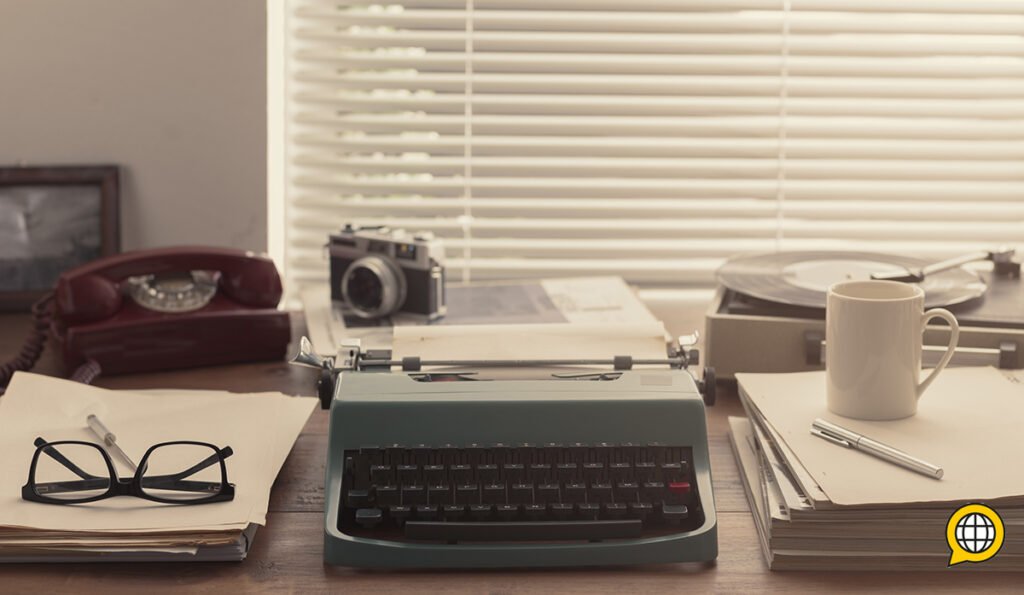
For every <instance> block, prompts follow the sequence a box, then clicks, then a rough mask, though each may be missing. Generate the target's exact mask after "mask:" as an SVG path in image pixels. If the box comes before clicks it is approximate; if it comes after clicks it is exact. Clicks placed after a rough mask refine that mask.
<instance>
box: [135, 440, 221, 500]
mask: <svg viewBox="0 0 1024 595" xmlns="http://www.w3.org/2000/svg"><path fill="white" fill-rule="evenodd" d="M222 465H223V461H222V459H221V457H220V455H219V454H217V450H216V449H214V448H212V447H210V446H202V445H197V444H167V445H163V446H159V447H157V448H155V449H154V450H153V451H152V452H151V453H150V455H149V458H148V459H147V460H146V463H145V467H144V469H143V472H142V491H143V492H145V493H146V494H147V495H149V496H153V497H155V498H161V499H163V500H177V501H182V502H185V501H189V500H202V499H204V498H209V497H211V496H213V495H215V494H217V493H219V492H220V491H221V477H222V476H221V468H222Z"/></svg>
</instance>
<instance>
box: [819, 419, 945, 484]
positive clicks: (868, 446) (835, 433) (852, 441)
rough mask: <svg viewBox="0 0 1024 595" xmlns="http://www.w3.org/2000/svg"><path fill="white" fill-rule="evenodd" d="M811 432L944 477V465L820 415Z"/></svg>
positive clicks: (924, 472)
mask: <svg viewBox="0 0 1024 595" xmlns="http://www.w3.org/2000/svg"><path fill="white" fill-rule="evenodd" d="M811 434H814V435H815V436H817V437H818V438H822V439H824V440H827V441H829V442H831V443H833V444H838V445H839V446H843V447H846V448H852V449H853V450H859V451H861V452H864V453H867V454H869V455H871V456H873V457H877V458H879V459H882V460H883V461H889V462H890V463H892V464H894V465H899V466H900V467H903V468H904V469H910V470H911V471H915V472H917V473H920V474H921V475H927V476H928V477H931V478H932V479H942V467H939V466H937V465H932V464H931V463H929V462H927V461H922V460H921V459H919V458H917V457H915V456H912V455H909V454H907V453H905V452H903V451H902V450H899V449H898V448H893V447H891V446H889V445H887V444H882V443H881V442H879V441H877V440H872V439H871V438H868V437H867V436H864V435H862V434H858V433H857V432H854V431H852V430H847V429H846V428H844V427H841V426H837V425H836V424H834V423H831V422H828V421H825V420H824V419H821V418H820V417H819V418H818V419H816V420H814V423H812V424H811Z"/></svg>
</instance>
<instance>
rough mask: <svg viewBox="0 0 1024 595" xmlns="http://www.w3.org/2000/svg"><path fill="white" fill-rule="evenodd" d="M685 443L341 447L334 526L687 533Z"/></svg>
mask: <svg viewBox="0 0 1024 595" xmlns="http://www.w3.org/2000/svg"><path fill="white" fill-rule="evenodd" d="M691 460H692V459H691V451H690V449H689V448H688V447H682V446H669V445H662V444H644V445H637V444H628V443H627V444H610V443H597V444H578V443H574V444H515V445H512V444H488V445H483V444H468V445H460V446H456V445H450V444H445V445H436V446H431V445H383V446H365V447H362V448H360V449H359V450H349V451H345V474H344V476H343V479H342V496H341V503H340V504H341V508H340V510H341V513H340V514H339V516H338V528H339V529H340V530H341V531H343V532H345V533H347V534H350V535H359V536H372V537H375V538H381V539H399V540H435V541H441V542H446V543H453V542H459V541H524V540H525V541H546V540H554V541H574V540H589V541H595V540H605V539H624V538H640V537H646V536H653V535H658V534H665V533H675V532H684V531H690V530H692V529H695V528H697V527H700V526H701V525H702V524H703V521H704V516H703V511H702V509H701V504H700V497H699V494H698V493H697V486H696V482H694V481H693V479H692V475H691V469H690V465H691Z"/></svg>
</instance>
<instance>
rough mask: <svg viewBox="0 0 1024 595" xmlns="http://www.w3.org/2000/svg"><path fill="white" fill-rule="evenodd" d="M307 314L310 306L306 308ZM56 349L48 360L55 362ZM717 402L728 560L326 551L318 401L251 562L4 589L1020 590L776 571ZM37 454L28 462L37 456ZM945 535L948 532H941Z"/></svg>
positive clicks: (4, 318)
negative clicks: (493, 564) (480, 562)
mask: <svg viewBox="0 0 1024 595" xmlns="http://www.w3.org/2000/svg"><path fill="white" fill-rule="evenodd" d="M700 316H701V312H699V311H687V312H682V313H680V317H679V320H678V321H677V322H676V325H675V326H676V327H677V328H678V331H677V332H682V331H684V330H686V329H691V328H697V327H698V326H699V321H700ZM298 318H301V317H298ZM27 330H28V320H27V317H26V316H20V315H0V359H6V358H7V357H9V356H10V355H11V354H13V353H15V352H16V350H17V349H18V347H19V346H20V344H21V340H22V338H23V336H24V333H25V332H27ZM52 358H53V356H52V355H51V354H46V355H45V356H44V360H43V361H42V362H41V363H40V365H39V366H38V368H37V371H41V372H43V373H55V371H56V370H57V369H58V366H57V365H56V362H55V361H54V360H53V359H52ZM314 376H315V372H314V371H312V370H305V369H301V368H297V367H294V366H288V365H286V364H284V363H283V362H282V363H262V364H249V365H238V366H222V367H214V368H203V369H195V370H186V371H177V372H165V373H159V374H146V375H135V376H120V377H109V378H102V377H101V378H100V379H99V380H98V381H97V384H98V385H100V386H105V387H108V388H205V389H223V390H231V391H238V392H243V391H265V390H276V391H282V392H285V393H288V394H303V395H311V394H313V383H314V381H315V378H314ZM721 392H722V391H720V395H719V402H718V404H717V405H716V406H715V407H712V408H710V409H709V410H708V425H709V432H710V436H711V439H710V448H711V464H712V469H713V475H714V477H713V479H714V488H715V499H716V503H717V508H718V519H719V527H718V530H719V557H718V560H717V562H716V563H713V564H707V565H700V564H674V565H656V566H641V567H629V568H585V569H546V570H529V569H523V570H480V571H440V570H437V571H365V570H352V569H346V568H336V567H330V566H325V565H324V564H323V560H322V549H323V546H322V539H323V515H322V509H323V493H324V492H323V478H324V475H323V474H324V461H325V452H326V442H327V414H326V412H324V411H321V410H319V409H317V410H316V411H314V412H313V415H312V416H311V417H310V419H309V422H308V423H307V424H306V427H305V429H304V430H303V432H302V435H301V436H300V437H299V439H298V441H297V442H296V443H295V447H294V448H293V450H292V453H291V455H290V456H289V457H288V460H287V461H286V462H285V464H284V467H283V468H282V469H281V473H280V475H279V476H278V478H277V482H276V483H275V484H274V489H273V492H272V493H271V502H270V514H269V515H268V519H267V526H266V527H263V528H261V529H260V530H259V532H258V533H257V535H256V541H255V545H254V546H253V548H252V550H251V551H250V553H249V557H248V558H247V559H246V560H245V561H244V562H240V563H221V562H217V563H194V564H189V563H164V564H49V565H46V564H19V565H7V566H2V567H0V593H32V594H40V593H120V592H130V593H147V594H148V593H163V592H175V593H181V592H186V591H187V592H194V593H217V594H223V593H239V592H245V593H321V592H335V593H384V592H405V593H412V592H416V593H419V592H444V593H463V592H465V593H494V594H506V593H508V594H512V593H634V592H659V593H667V592H679V593H685V592H693V593H702V592H722V593H741V592H742V593H748V592H781V593H822V592H832V591H836V592H854V591H873V592H878V591H888V592H897V591H898V592H907V591H912V590H913V591H922V592H929V593H934V592H955V591H969V590H975V589H977V590H984V591H1007V592H1009V591H1013V590H1019V588H1020V584H1021V580H1022V575H1020V574H1000V575H996V574H979V573H971V572H955V573H954V572H950V573H946V572H935V573H855V572H846V573H819V572H815V573H809V572H785V573H783V572H770V571H769V570H768V568H767V566H766V565H765V563H764V560H763V559H762V557H761V552H760V549H759V546H758V542H757V535H756V533H755V529H754V525H753V519H752V517H751V515H750V512H749V509H748V507H747V501H746V497H745V496H744V493H743V486H742V484H741V483H740V479H739V475H738V471H737V468H736V463H735V462H734V460H733V457H732V453H731V451H730V448H729V442H728V438H727V436H726V426H727V424H726V417H727V416H729V415H742V409H741V407H740V405H739V402H738V400H737V398H736V395H735V393H734V392H732V391H728V390H727V391H725V394H721ZM26 464H27V462H26ZM936 538H937V539H942V537H941V533H940V534H939V535H937V537H936Z"/></svg>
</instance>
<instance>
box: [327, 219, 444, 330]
mask: <svg viewBox="0 0 1024 595" xmlns="http://www.w3.org/2000/svg"><path fill="white" fill-rule="evenodd" d="M327 248H328V253H329V254H330V259H331V299H332V300H334V301H339V302H342V303H343V304H344V305H345V306H346V307H347V309H348V310H349V311H350V312H351V313H352V314H355V315H356V316H359V317H360V318H367V319H373V318H382V317H385V316H390V315H392V314H395V313H397V312H407V313H410V314H417V315H421V316H424V317H426V319H427V320H428V321H430V320H436V319H438V318H440V317H442V316H444V315H445V312H446V310H447V307H446V305H445V270H444V246H443V244H442V243H441V240H440V239H438V238H435V237H434V236H433V234H430V233H416V234H407V233H406V232H405V231H403V230H400V229H395V230H392V229H389V228H387V227H353V226H352V225H346V226H345V228H344V229H342V230H341V232H339V233H337V234H332V235H331V238H330V243H328V245H327Z"/></svg>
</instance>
